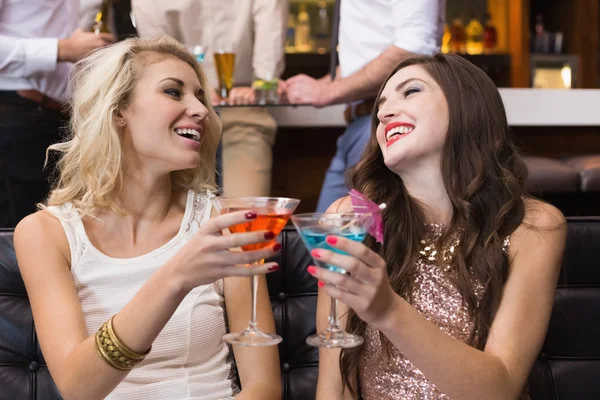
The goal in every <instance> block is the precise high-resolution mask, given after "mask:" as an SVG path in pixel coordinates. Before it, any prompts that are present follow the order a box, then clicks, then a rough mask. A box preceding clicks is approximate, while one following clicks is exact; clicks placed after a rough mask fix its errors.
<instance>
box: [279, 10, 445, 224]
mask: <svg viewBox="0 0 600 400" xmlns="http://www.w3.org/2000/svg"><path fill="white" fill-rule="evenodd" d="M337 2H338V4H336V8H337V9H338V10H339V30H338V32H335V31H334V32H333V35H334V37H333V38H332V39H333V40H332V50H333V49H335V47H336V46H335V43H336V42H337V40H336V39H337V37H336V36H335V35H336V33H338V35H339V64H340V65H339V68H338V69H337V70H336V71H335V72H334V73H333V74H329V75H326V76H324V77H323V78H321V79H314V78H311V77H309V76H306V75H303V74H301V75H296V76H294V77H291V78H290V79H288V80H287V81H286V83H285V87H286V91H287V96H288V99H289V101H290V102H291V103H295V104H306V103H309V104H312V105H314V106H316V107H324V106H327V105H331V104H340V103H347V104H348V106H347V107H346V110H345V112H344V118H345V120H346V122H347V124H348V126H347V127H346V130H345V132H344V134H343V135H342V136H340V138H339V139H338V141H337V152H336V154H335V156H334V158H333V160H332V161H331V164H330V166H329V169H328V170H327V173H326V175H325V181H324V183H323V188H322V189H321V195H320V197H319V203H318V205H317V211H320V212H323V211H325V210H326V209H327V208H328V207H329V206H330V205H331V204H332V203H333V202H334V201H335V200H337V199H338V198H341V197H344V196H345V195H346V194H347V193H348V188H347V186H346V184H345V182H344V174H345V172H346V170H347V169H348V168H350V167H352V166H353V165H355V164H356V163H357V162H358V160H359V159H360V156H361V155H362V152H363V149H364V147H365V145H366V142H367V140H368V138H369V133H370V123H371V118H370V117H371V112H372V111H373V107H374V98H375V96H376V94H377V90H378V89H379V87H380V86H381V84H382V83H383V81H384V80H385V78H386V76H387V75H388V74H389V73H390V72H391V71H392V70H393V69H394V67H395V66H396V65H397V64H398V63H399V62H400V61H402V60H403V59H405V58H406V57H409V56H411V55H412V54H433V53H435V52H437V51H439V48H440V45H441V39H442V35H443V32H444V22H445V11H446V1H445V0H419V1H414V0H353V1H348V0H346V1H340V0H337ZM334 14H335V13H334ZM335 17H336V15H334V18H335ZM334 22H335V21H334ZM334 28H335V25H334ZM332 75H334V79H332Z"/></svg>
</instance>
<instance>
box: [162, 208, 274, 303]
mask: <svg viewBox="0 0 600 400" xmlns="http://www.w3.org/2000/svg"><path fill="white" fill-rule="evenodd" d="M256 217H257V214H256V213H255V212H253V211H251V210H247V211H236V212H232V213H228V214H223V215H219V216H217V217H215V218H212V219H211V220H209V221H208V222H207V223H206V224H204V225H203V226H202V227H200V229H199V230H198V232H197V233H196V234H195V235H194V237H193V238H192V239H191V240H190V241H189V242H188V243H186V245H185V246H184V247H183V248H182V249H181V250H180V251H179V252H178V253H177V254H176V255H175V256H174V257H173V258H172V259H171V260H170V261H169V263H168V264H167V265H168V267H169V268H170V270H171V272H172V274H173V275H172V276H173V277H174V278H175V279H176V282H177V286H178V287H179V288H180V289H181V290H182V291H184V292H188V291H190V290H192V289H193V288H195V287H197V286H201V285H206V284H209V283H212V282H215V281H216V280H219V279H221V278H225V277H229V276H245V277H249V276H252V275H259V274H265V273H267V272H272V271H276V270H278V269H279V266H278V265H277V263H266V264H262V265H260V266H256V267H253V268H248V267H247V266H246V264H251V263H253V262H256V261H260V260H262V259H265V258H269V257H271V256H273V255H274V254H276V253H277V251H278V250H279V249H280V247H281V245H279V244H278V243H275V244H274V245H272V246H268V247H265V248H263V249H260V250H254V251H244V252H242V251H241V250H240V251H232V250H231V249H236V248H240V247H241V246H243V245H247V244H255V243H262V242H269V241H272V240H273V239H274V237H275V235H274V234H273V232H270V231H256V232H248V233H232V234H226V235H224V234H223V230H225V229H227V228H228V227H230V226H233V225H236V224H240V223H245V222H248V221H250V220H254V219H256Z"/></svg>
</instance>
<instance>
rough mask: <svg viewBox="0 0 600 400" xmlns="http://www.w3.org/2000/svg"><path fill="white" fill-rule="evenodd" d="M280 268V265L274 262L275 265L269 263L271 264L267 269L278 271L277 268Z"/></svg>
mask: <svg viewBox="0 0 600 400" xmlns="http://www.w3.org/2000/svg"><path fill="white" fill-rule="evenodd" d="M280 268H281V267H280V266H279V265H277V264H275V265H271V266H270V267H269V268H268V270H269V271H279V269H280Z"/></svg>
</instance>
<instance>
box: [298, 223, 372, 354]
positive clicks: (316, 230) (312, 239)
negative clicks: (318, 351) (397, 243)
mask: <svg viewBox="0 0 600 400" xmlns="http://www.w3.org/2000/svg"><path fill="white" fill-rule="evenodd" d="M291 220H292V222H293V223H294V226H295V227H296V229H297V230H298V232H299V233H300V237H301V238H302V241H303V242H304V244H305V245H306V247H307V249H308V250H309V251H312V250H313V249H326V250H331V251H334V252H336V253H338V254H343V255H348V254H347V253H346V252H344V251H342V250H339V249H337V248H334V247H332V246H330V245H329V244H328V243H327V242H326V238H327V236H330V235H335V236H340V237H344V238H347V239H350V240H354V241H357V242H362V241H363V240H364V239H365V236H366V234H367V232H368V230H369V228H370V227H371V224H372V223H373V218H372V216H371V214H367V213H310V214H298V215H293V216H292V217H291ZM313 260H314V262H315V264H316V265H317V266H319V267H321V268H327V269H329V270H330V271H334V272H337V273H341V274H345V273H346V271H345V270H344V269H343V268H340V267H338V266H336V265H331V264H327V263H324V262H323V261H320V260H317V259H314V258H313ZM328 322H329V324H328V326H327V328H326V329H325V330H324V331H323V332H320V333H318V334H316V335H312V336H309V337H308V338H307V339H306V342H307V343H308V344H309V345H311V346H315V347H343V348H350V347H356V346H359V345H361V344H362V343H363V338H362V337H360V336H358V335H353V334H350V333H348V332H346V331H345V330H344V329H342V328H341V327H340V325H339V323H338V320H337V310H336V300H335V299H333V298H332V299H331V310H330V313H329V321H328Z"/></svg>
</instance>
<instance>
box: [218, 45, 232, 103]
mask: <svg viewBox="0 0 600 400" xmlns="http://www.w3.org/2000/svg"><path fill="white" fill-rule="evenodd" d="M214 56H215V66H216V68H217V75H218V77H219V89H220V91H221V93H220V95H221V98H223V99H227V98H228V97H229V92H230V91H231V89H232V88H233V84H234V78H233V73H234V67H235V52H234V51H233V48H229V47H218V48H217V50H215V52H214Z"/></svg>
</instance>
